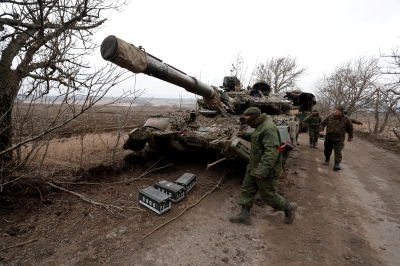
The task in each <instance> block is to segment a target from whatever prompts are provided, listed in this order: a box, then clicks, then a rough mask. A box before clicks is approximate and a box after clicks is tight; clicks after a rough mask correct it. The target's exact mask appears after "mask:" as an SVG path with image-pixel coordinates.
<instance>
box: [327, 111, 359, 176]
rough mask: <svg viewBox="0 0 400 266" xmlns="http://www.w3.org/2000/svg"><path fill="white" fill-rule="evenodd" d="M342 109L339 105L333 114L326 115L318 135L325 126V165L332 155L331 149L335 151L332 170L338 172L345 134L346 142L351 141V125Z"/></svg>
mask: <svg viewBox="0 0 400 266" xmlns="http://www.w3.org/2000/svg"><path fill="white" fill-rule="evenodd" d="M343 112H344V108H343V106H341V105H339V106H337V107H335V109H334V110H333V114H331V115H328V116H327V117H326V118H325V119H324V120H323V121H322V122H321V126H320V131H321V132H320V134H323V133H324V127H325V126H326V134H325V142H324V146H325V149H324V154H325V162H324V164H325V165H327V164H328V163H329V159H330V157H331V154H332V149H333V150H334V151H335V153H334V156H335V165H334V166H333V170H335V171H336V170H340V166H339V164H340V162H341V161H342V149H343V148H344V140H345V133H346V132H347V134H348V135H349V137H348V139H347V140H348V141H349V142H350V141H352V140H353V124H352V123H351V121H350V119H349V118H348V117H347V116H345V115H344V114H343Z"/></svg>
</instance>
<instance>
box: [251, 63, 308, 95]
mask: <svg viewBox="0 0 400 266" xmlns="http://www.w3.org/2000/svg"><path fill="white" fill-rule="evenodd" d="M306 71H307V69H306V68H299V67H298V65H297V63H296V58H292V57H290V56H286V57H280V58H276V59H275V58H271V59H269V60H267V61H266V62H265V63H260V64H258V65H257V67H256V69H255V70H254V71H253V76H255V77H256V79H257V80H264V81H266V82H267V83H268V84H269V85H270V86H271V88H272V91H273V92H275V93H278V92H284V91H289V90H294V89H295V88H296V82H297V81H298V79H299V78H300V77H301V76H302V75H304V74H306Z"/></svg>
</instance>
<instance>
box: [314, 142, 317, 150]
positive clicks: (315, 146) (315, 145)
mask: <svg viewBox="0 0 400 266" xmlns="http://www.w3.org/2000/svg"><path fill="white" fill-rule="evenodd" d="M313 148H316V149H317V142H316V141H314V143H313Z"/></svg>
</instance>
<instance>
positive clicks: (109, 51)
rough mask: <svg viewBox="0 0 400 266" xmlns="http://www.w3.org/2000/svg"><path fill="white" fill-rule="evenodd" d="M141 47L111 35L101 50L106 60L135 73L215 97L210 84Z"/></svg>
mask: <svg viewBox="0 0 400 266" xmlns="http://www.w3.org/2000/svg"><path fill="white" fill-rule="evenodd" d="M139 48H140V47H139ZM139 48H137V47H135V46H134V45H133V44H130V43H127V42H125V41H123V40H121V39H119V38H117V37H115V36H114V35H110V36H108V37H107V38H105V39H104V40H103V42H102V44H101V49H100V50H101V56H102V57H103V59H104V60H107V61H110V62H112V63H114V64H116V65H118V66H120V67H122V68H125V69H127V70H129V71H131V72H133V73H144V74H146V75H149V76H153V77H155V78H158V79H161V80H163V81H166V82H168V83H171V84H174V85H176V86H179V87H181V88H184V89H185V90H186V91H188V92H191V93H194V94H196V95H200V96H202V97H204V98H211V97H213V95H214V89H213V88H212V87H211V86H210V85H208V84H205V83H204V82H202V81H200V80H198V79H196V78H195V77H191V76H189V75H187V74H186V73H184V72H182V71H180V70H178V69H176V68H174V67H172V66H170V65H168V64H166V63H164V62H163V61H162V60H160V59H158V58H156V57H154V56H152V55H151V54H148V53H146V52H145V51H143V50H141V49H139Z"/></svg>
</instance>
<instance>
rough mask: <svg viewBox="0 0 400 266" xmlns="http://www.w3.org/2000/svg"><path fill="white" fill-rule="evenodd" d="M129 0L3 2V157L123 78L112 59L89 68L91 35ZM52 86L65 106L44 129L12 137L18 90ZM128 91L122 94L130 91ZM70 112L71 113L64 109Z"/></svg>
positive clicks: (31, 92)
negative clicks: (33, 134) (23, 136)
mask: <svg viewBox="0 0 400 266" xmlns="http://www.w3.org/2000/svg"><path fill="white" fill-rule="evenodd" d="M124 4H126V2H125V1H124V0H123V1H118V0H117V1H114V0H113V1H111V0H66V1H57V0H48V1H43V0H37V1H12V0H5V1H2V2H1V4H0V9H1V11H2V12H1V14H0V162H1V163H2V167H3V164H4V163H5V162H8V161H12V151H13V150H15V149H17V148H18V147H20V146H21V145H24V144H26V143H28V142H30V141H32V140H36V139H40V138H43V137H44V136H46V135H47V134H50V133H51V132H53V131H55V130H57V129H59V128H61V127H63V126H64V125H66V124H67V123H69V122H71V121H73V120H74V119H75V118H76V117H78V116H79V115H80V114H82V113H83V112H85V111H87V110H89V109H90V108H92V107H93V106H94V104H95V103H98V101H99V100H100V99H101V98H102V97H103V96H104V95H105V94H106V93H107V92H108V91H109V90H110V88H111V87H113V86H115V85H116V84H118V83H119V82H120V81H122V78H121V77H122V75H123V74H124V73H125V72H124V71H121V70H117V67H116V66H112V65H111V64H109V65H106V66H102V67H100V68H98V69H93V68H90V62H89V60H88V58H87V56H88V55H92V54H93V52H94V51H95V50H96V49H98V45H96V44H95V43H94V42H93V39H92V36H93V34H94V33H95V32H96V31H97V29H99V28H100V27H101V26H102V25H103V24H104V22H105V21H106V19H105V18H104V17H103V16H104V15H107V14H104V13H107V12H109V11H112V10H117V11H119V10H121V8H122V7H123V5H124ZM51 91H54V92H56V93H57V94H58V95H59V96H58V101H59V102H61V107H60V110H59V112H58V114H57V115H56V117H55V118H54V119H52V121H51V122H50V123H49V124H47V125H43V127H44V128H43V131H42V133H40V134H38V135H37V136H31V137H30V138H28V139H24V140H21V141H20V142H19V143H12V132H13V127H12V110H13V106H14V103H15V100H16V98H17V95H18V94H20V95H23V96H24V97H25V98H27V97H30V98H31V99H33V100H35V99H40V98H42V97H43V96H44V95H47V94H48V93H49V92H51ZM129 93H130V92H129V91H127V92H125V93H123V95H125V96H126V95H128V94H129ZM66 113H68V115H66Z"/></svg>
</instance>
